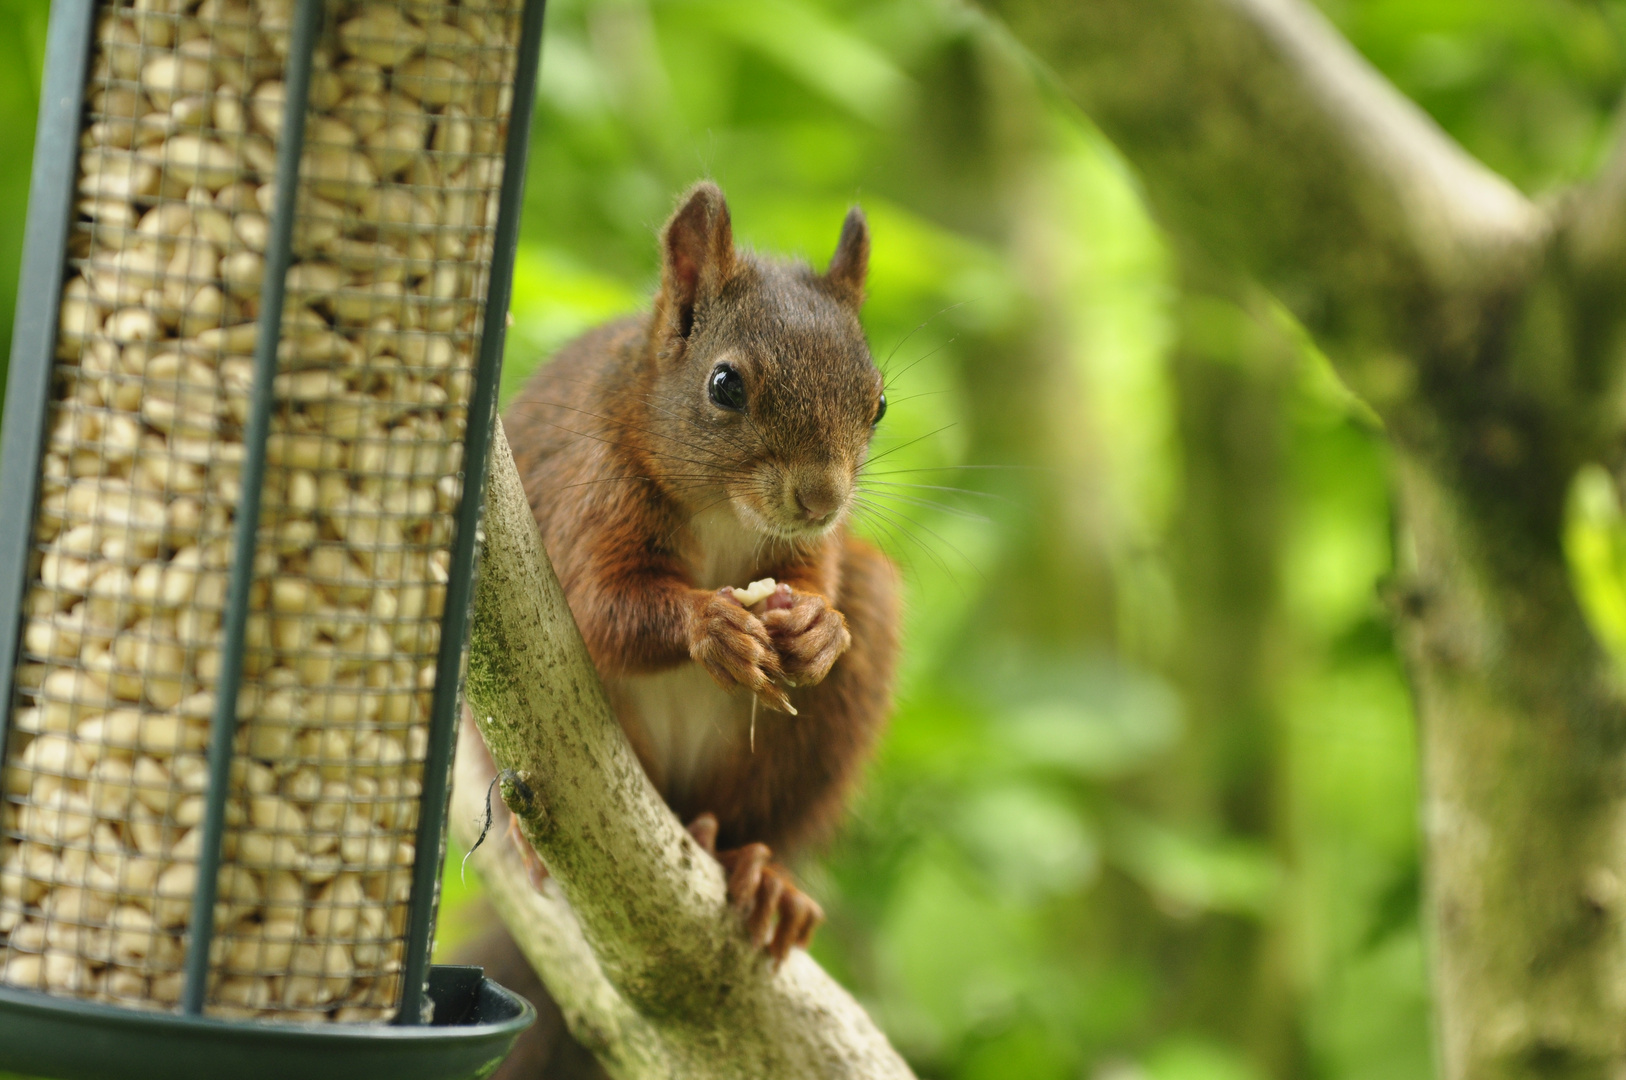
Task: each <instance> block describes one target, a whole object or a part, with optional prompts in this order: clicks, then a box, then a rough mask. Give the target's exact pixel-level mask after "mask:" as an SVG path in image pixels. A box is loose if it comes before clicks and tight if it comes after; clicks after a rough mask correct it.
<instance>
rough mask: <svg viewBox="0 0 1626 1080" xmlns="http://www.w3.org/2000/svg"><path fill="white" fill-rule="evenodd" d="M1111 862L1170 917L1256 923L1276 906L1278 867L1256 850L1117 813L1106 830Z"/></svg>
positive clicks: (1250, 845)
mask: <svg viewBox="0 0 1626 1080" xmlns="http://www.w3.org/2000/svg"><path fill="white" fill-rule="evenodd" d="M1107 842H1108V850H1109V852H1110V854H1111V858H1112V860H1113V861H1114V862H1115V863H1116V864H1118V865H1120V866H1122V867H1123V868H1124V869H1125V870H1126V871H1128V872H1129V873H1130V874H1131V875H1132V876H1133V877H1134V878H1135V879H1136V880H1138V881H1139V882H1140V883H1141V884H1142V885H1144V886H1145V887H1146V888H1147V889H1148V890H1149V891H1150V892H1151V893H1152V894H1153V895H1154V896H1155V897H1157V898H1158V900H1159V901H1160V902H1162V903H1164V904H1166V905H1168V906H1169V907H1170V908H1171V909H1173V910H1174V911H1176V912H1180V911H1182V910H1183V911H1186V912H1189V913H1195V912H1199V911H1224V912H1230V913H1233V914H1237V915H1252V916H1256V917H1262V916H1265V915H1268V914H1269V913H1270V911H1271V909H1272V907H1273V905H1274V904H1275V903H1276V900H1277V896H1278V893H1279V891H1280V888H1281V884H1282V867H1281V864H1280V863H1279V862H1278V861H1277V859H1276V858H1275V857H1274V856H1273V855H1272V854H1271V853H1270V851H1269V850H1268V849H1267V848H1265V847H1263V846H1262V845H1260V844H1257V843H1252V842H1249V841H1246V840H1241V839H1233V838H1227V837H1202V836H1194V835H1191V834H1189V833H1182V832H1180V831H1178V830H1175V829H1172V828H1168V827H1166V826H1163V825H1160V824H1158V823H1157V822H1155V821H1153V820H1151V819H1149V818H1144V817H1139V816H1137V815H1134V814H1130V813H1126V812H1120V813H1118V814H1117V815H1115V816H1114V817H1113V819H1112V821H1111V823H1110V827H1109V828H1108V830H1107Z"/></svg>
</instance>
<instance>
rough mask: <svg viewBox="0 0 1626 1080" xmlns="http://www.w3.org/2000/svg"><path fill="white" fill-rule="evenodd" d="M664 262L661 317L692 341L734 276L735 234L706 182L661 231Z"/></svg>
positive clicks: (723, 203)
mask: <svg viewBox="0 0 1626 1080" xmlns="http://www.w3.org/2000/svg"><path fill="white" fill-rule="evenodd" d="M661 258H662V265H661V293H660V297H659V299H658V301H657V312H658V314H659V316H660V317H661V319H662V321H663V322H664V323H665V325H666V327H667V329H668V330H669V331H670V332H671V333H673V334H676V335H677V336H678V337H688V336H689V331H690V330H692V329H693V328H694V317H695V310H696V309H697V308H698V307H700V306H701V305H702V304H704V303H705V302H706V301H708V300H711V299H712V298H714V297H715V296H716V295H717V294H718V293H719V292H721V291H722V288H723V285H724V284H725V283H726V282H727V281H728V279H729V278H730V277H731V276H732V275H733V273H734V230H733V227H732V225H731V224H730V223H729V218H728V203H727V201H726V200H724V198H723V192H722V189H721V188H719V187H718V186H717V185H716V184H714V183H712V182H711V181H710V180H702V181H701V182H700V183H698V184H696V185H695V186H694V187H692V188H690V189H689V193H688V195H686V196H685V197H684V200H683V205H682V206H681V207H679V208H678V211H677V213H675V214H673V215H672V217H671V220H669V221H668V222H667V223H666V228H665V229H663V230H662V231H661Z"/></svg>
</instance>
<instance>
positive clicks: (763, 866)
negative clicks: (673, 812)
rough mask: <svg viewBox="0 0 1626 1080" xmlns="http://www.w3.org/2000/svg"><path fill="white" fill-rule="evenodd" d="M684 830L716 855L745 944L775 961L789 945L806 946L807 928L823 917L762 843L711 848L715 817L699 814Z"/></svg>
mask: <svg viewBox="0 0 1626 1080" xmlns="http://www.w3.org/2000/svg"><path fill="white" fill-rule="evenodd" d="M689 834H690V835H691V836H693V837H694V838H695V840H697V841H698V842H699V843H700V846H701V847H702V848H704V849H705V850H706V851H707V853H709V854H711V855H713V856H715V857H716V859H717V861H718V862H720V863H722V865H723V873H724V874H726V875H727V876H728V902H729V904H730V905H732V906H733V908H734V910H735V911H738V912H739V913H740V914H741V915H742V916H744V918H745V932H746V934H747V935H748V936H749V938H750V940H751V943H752V944H753V945H755V946H757V947H758V948H760V949H762V950H764V951H765V952H767V953H768V955H769V956H771V957H773V961H774V963H775V964H780V963H782V962H783V961H784V959H785V957H786V956H788V955H790V950H791V949H792V948H794V947H797V946H800V947H801V948H804V949H805V948H807V943H808V942H809V941H811V940H813V931H814V930H815V929H817V928H818V925H819V923H821V922H823V921H824V910H823V909H822V908H820V907H819V905H818V902H817V901H815V900H814V899H813V898H812V897H811V896H809V895H807V894H806V893H804V892H803V891H802V890H800V889H798V888H797V887H796V886H795V885H794V884H793V883H792V882H791V877H790V872H789V871H788V870H786V869H785V868H784V867H783V866H780V865H779V864H778V863H776V862H774V861H773V852H772V851H771V850H769V848H768V845H767V844H746V845H745V846H744V847H738V848H731V849H729V850H727V851H718V850H717V819H716V818H715V817H713V816H712V815H711V814H701V815H700V816H699V817H698V818H695V820H694V821H693V822H691V823H690V824H689Z"/></svg>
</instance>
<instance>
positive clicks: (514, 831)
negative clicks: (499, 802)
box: [508, 815, 548, 892]
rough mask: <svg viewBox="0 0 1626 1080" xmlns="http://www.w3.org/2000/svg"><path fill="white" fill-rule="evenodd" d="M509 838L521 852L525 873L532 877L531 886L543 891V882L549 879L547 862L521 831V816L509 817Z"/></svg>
mask: <svg viewBox="0 0 1626 1080" xmlns="http://www.w3.org/2000/svg"><path fill="white" fill-rule="evenodd" d="M508 839H509V840H511V841H513V844H514V848H515V850H517V851H518V852H519V861H520V862H521V863H523V864H524V865H525V874H526V876H527V877H529V878H530V879H531V887H532V888H534V889H535V890H536V891H537V892H541V891H542V883H543V882H545V881H547V880H548V867H547V864H546V863H544V862H543V861H542V857H541V856H540V855H538V854H537V853H536V849H535V848H534V847H532V846H531V842H530V841H529V840H527V839H525V834H524V833H523V832H522V831H520V827H519V818H518V817H515V816H513V815H510V816H509V818H508Z"/></svg>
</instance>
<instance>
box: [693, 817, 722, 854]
mask: <svg viewBox="0 0 1626 1080" xmlns="http://www.w3.org/2000/svg"><path fill="white" fill-rule="evenodd" d="M688 828H689V835H690V836H692V837H694V841H695V843H697V844H699V845H700V850H701V851H704V852H705V853H706V854H707V855H713V856H715V855H716V854H717V815H716V814H713V813H710V812H707V813H704V814H701V815H700V816H699V817H697V818H695V819H694V820H693V821H691V822H689V825H688Z"/></svg>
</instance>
